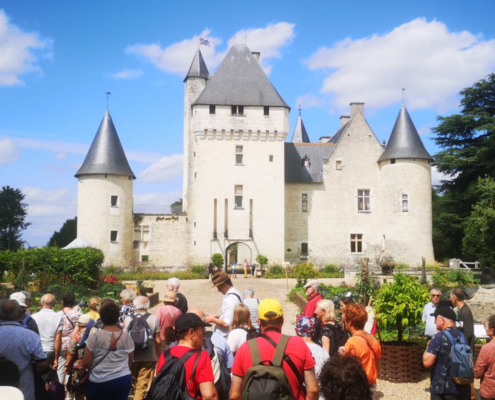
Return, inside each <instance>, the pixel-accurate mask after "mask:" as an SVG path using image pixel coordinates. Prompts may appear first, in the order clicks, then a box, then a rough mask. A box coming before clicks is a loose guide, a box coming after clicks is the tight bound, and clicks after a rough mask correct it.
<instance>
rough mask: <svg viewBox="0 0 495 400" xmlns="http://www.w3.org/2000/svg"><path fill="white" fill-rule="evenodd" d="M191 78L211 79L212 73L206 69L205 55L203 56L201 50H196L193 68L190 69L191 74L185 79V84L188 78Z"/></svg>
mask: <svg viewBox="0 0 495 400" xmlns="http://www.w3.org/2000/svg"><path fill="white" fill-rule="evenodd" d="M191 77H200V78H205V79H210V73H209V72H208V68H207V67H206V63H205V60H204V58H203V55H202V54H201V50H199V49H198V50H196V53H195V54H194V58H193V60H192V63H191V66H190V67H189V72H188V73H187V75H186V77H185V78H184V82H185V81H186V80H187V78H191Z"/></svg>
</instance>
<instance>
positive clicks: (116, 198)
mask: <svg viewBox="0 0 495 400" xmlns="http://www.w3.org/2000/svg"><path fill="white" fill-rule="evenodd" d="M118 201H119V196H110V206H111V207H117V206H118Z"/></svg>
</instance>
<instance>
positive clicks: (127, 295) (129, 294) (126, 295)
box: [120, 289, 136, 300]
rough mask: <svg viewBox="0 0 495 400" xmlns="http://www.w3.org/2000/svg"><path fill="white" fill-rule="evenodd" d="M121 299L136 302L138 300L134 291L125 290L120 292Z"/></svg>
mask: <svg viewBox="0 0 495 400" xmlns="http://www.w3.org/2000/svg"><path fill="white" fill-rule="evenodd" d="M120 297H121V298H122V299H124V300H134V299H135V298H136V292H135V291H134V290H129V289H124V290H122V292H120Z"/></svg>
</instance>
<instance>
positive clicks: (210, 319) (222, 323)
mask: <svg viewBox="0 0 495 400" xmlns="http://www.w3.org/2000/svg"><path fill="white" fill-rule="evenodd" d="M205 322H206V323H207V324H209V323H211V322H213V323H214V324H217V325H220V326H223V327H224V328H228V327H229V326H230V325H229V324H228V323H227V322H225V321H224V320H223V319H220V318H217V317H214V316H213V315H207V316H206V317H205Z"/></svg>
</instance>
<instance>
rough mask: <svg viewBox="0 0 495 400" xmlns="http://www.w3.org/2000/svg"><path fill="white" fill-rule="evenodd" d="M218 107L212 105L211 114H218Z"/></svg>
mask: <svg viewBox="0 0 495 400" xmlns="http://www.w3.org/2000/svg"><path fill="white" fill-rule="evenodd" d="M216 111H217V107H216V106H214V105H210V114H216Z"/></svg>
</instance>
